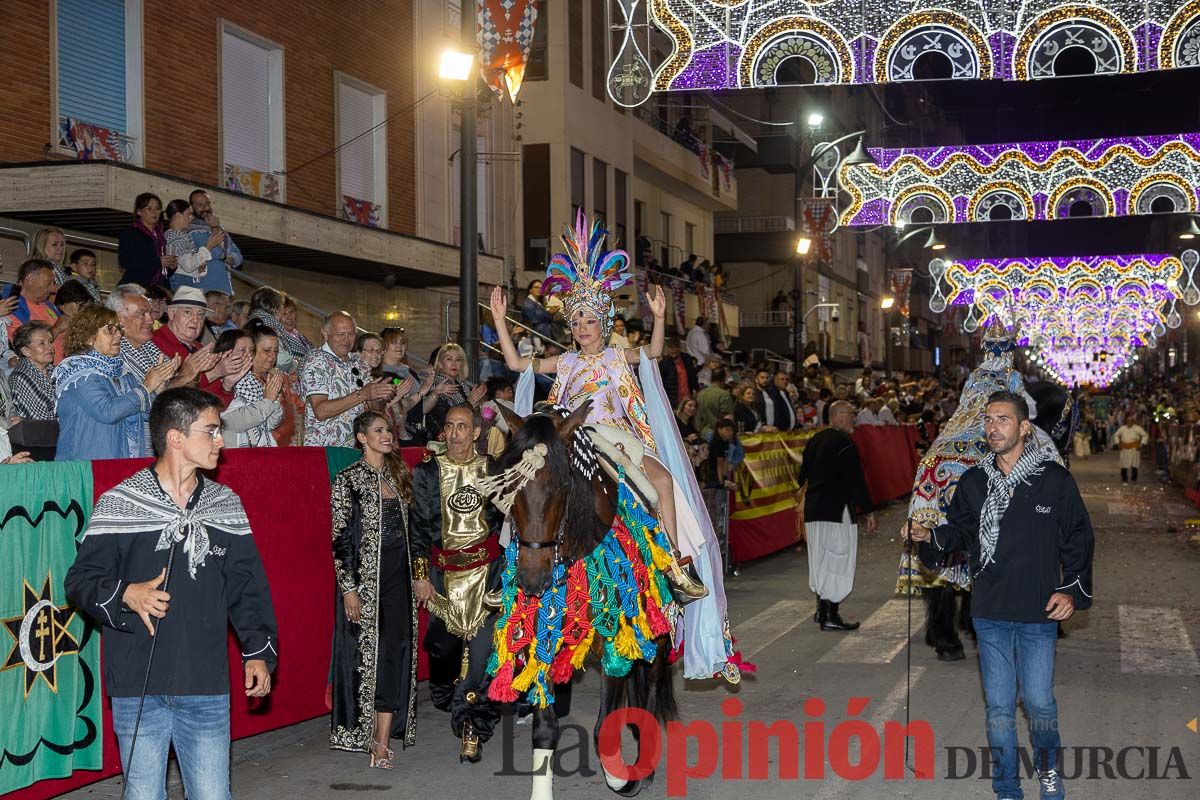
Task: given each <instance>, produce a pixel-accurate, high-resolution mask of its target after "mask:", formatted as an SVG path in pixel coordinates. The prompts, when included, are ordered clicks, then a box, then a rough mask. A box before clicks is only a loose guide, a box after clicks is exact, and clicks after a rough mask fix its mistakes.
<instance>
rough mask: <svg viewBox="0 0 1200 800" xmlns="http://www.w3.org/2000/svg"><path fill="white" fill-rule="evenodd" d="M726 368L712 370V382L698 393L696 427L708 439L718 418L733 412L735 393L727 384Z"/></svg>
mask: <svg viewBox="0 0 1200 800" xmlns="http://www.w3.org/2000/svg"><path fill="white" fill-rule="evenodd" d="M725 378H726V374H725V370H724V369H723V368H722V367H717V368H716V369H714V370H713V371H712V383H710V384H709V385H708V386H706V387H704V388H703V389H701V390H700V391H699V392H697V394H696V407H697V412H696V427H697V428H699V430H700V435H701V436H703V437H705V438H706V439H707V438H708V437H710V436H711V435H712V432H713V428H714V427H715V426H716V424H717V420H719V419H722V418H724V417H728V416H730V415H732V414H733V395H731V394H730V393H729V389H728V388H727V387H726V386H725Z"/></svg>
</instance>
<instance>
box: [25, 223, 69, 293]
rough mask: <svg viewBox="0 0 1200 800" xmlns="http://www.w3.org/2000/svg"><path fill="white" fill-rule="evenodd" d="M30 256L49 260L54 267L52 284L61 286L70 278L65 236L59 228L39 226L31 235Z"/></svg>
mask: <svg viewBox="0 0 1200 800" xmlns="http://www.w3.org/2000/svg"><path fill="white" fill-rule="evenodd" d="M29 257H30V258H40V259H42V260H43V261H49V262H50V264H51V265H52V266H53V267H54V285H55V286H56V287H58V286H62V285H63V284H64V283H66V282H67V279H68V278H70V277H71V276H70V274H69V273H68V272H67V268H66V259H67V236H66V234H64V233H63V232H62V230H61V229H60V228H39V229H38V231H37V233H35V234H34V235H33V249H32V250H31V251H30V253H29Z"/></svg>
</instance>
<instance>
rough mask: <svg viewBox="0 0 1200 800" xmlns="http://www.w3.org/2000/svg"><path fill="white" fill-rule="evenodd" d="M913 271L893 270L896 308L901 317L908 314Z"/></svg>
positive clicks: (892, 279)
mask: <svg viewBox="0 0 1200 800" xmlns="http://www.w3.org/2000/svg"><path fill="white" fill-rule="evenodd" d="M912 279H913V271H912V270H911V269H894V270H892V278H891V282H892V297H894V298H896V308H897V309H899V311H900V316H901V317H907V316H908V297H909V293H910V292H911V290H912Z"/></svg>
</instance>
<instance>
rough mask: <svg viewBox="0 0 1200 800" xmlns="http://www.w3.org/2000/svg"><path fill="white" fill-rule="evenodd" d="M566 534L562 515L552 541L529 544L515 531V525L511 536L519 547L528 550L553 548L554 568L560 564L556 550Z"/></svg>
mask: <svg viewBox="0 0 1200 800" xmlns="http://www.w3.org/2000/svg"><path fill="white" fill-rule="evenodd" d="M566 534H567V515H566V514H563V515H562V518H561V519H560V520H559V521H558V530H556V531H555V532H554V540H553V541H549V542H531V541H529V540H527V539H522V538H521V533H520V531H518V530H517V526H516V525H515V524H514V525H513V526H512V535H513V538H515V539H516V540H517V545H518V546H519V547H525V548H528V549H530V550H542V549H544V548H546V547H553V548H554V562H553V563H554V565H555V566H557V565H558V564H561V563H562V555H561V554H560V553H559V552H558V548H559V547H560V546H562V543H563V537H564V536H566Z"/></svg>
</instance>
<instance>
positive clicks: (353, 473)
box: [329, 460, 417, 752]
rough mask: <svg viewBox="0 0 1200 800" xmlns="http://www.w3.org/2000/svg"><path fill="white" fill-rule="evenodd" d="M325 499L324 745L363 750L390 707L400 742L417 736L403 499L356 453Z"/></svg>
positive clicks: (393, 734)
mask: <svg viewBox="0 0 1200 800" xmlns="http://www.w3.org/2000/svg"><path fill="white" fill-rule="evenodd" d="M385 486H386V487H388V488H389V489H390V492H389V494H390V496H385V494H384V487H385ZM330 503H331V510H332V512H333V567H334V572H335V574H336V576H337V591H336V593H335V596H334V615H333V617H334V629H333V707H332V715H331V717H330V732H329V746H330V747H332V748H335V749H338V750H355V751H361V752H370V751H371V745H372V742H373V741H375V739H376V735H375V734H376V731H375V721H376V716H375V715H376V712H390V713H392V714H394V715H395V716H393V717H392V729H391V731H389V737H390V738H394V739H400V740H401V742H402V743H403V746H404V747H406V748H407V747H409V746H411V745H413V744H416V741H417V642H416V638H417V605H416V603H414V602H413V596H412V568H411V552H412V551H411V546H410V536H409V507H408V504H407V503H406V502H404V500H403V499H401V497H400V490H399V487H397V486H396V484H395V482H394V481H393V480H392V478H391V476H390V475H388V474H387V473H386V472H380V471H378V470H376V469H375V468H374V467H372V466H371V465H370V464H368V463H367V462H366V461H363V460H360V461H356V462H355V463H353V464H351V465H350V466H348V467H346V468H345V469H343V470H342V471H341V472H339V473H338V474H337V477H336V478H335V479H334V482H333V492H332V495H331V498H330ZM347 592H358V596H359V600H360V601H361V603H362V612H361V616H360V618H359V621H358V622H351V621H350V620H348V619H346V615H345V613H344V611H343V605H342V597H343V596H344V595H345V594H346V593H347Z"/></svg>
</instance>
